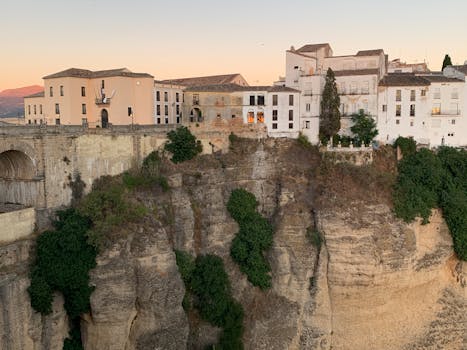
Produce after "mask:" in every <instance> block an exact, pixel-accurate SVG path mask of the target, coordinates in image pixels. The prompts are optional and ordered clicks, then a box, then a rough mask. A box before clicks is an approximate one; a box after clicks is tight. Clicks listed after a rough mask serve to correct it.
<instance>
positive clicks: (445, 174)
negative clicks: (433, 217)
mask: <svg viewBox="0 0 467 350" xmlns="http://www.w3.org/2000/svg"><path fill="white" fill-rule="evenodd" d="M398 169H399V175H398V179H397V183H396V185H395V187H394V210H395V213H396V215H397V216H398V217H400V218H402V219H404V220H405V221H407V222H410V221H412V220H414V219H415V217H417V216H420V217H421V218H422V219H423V222H424V223H427V222H428V219H429V216H430V214H431V209H433V208H441V209H442V210H443V216H444V218H445V220H446V223H447V225H448V227H449V230H450V232H451V235H452V237H453V242H454V251H455V252H456V254H457V256H458V257H459V258H460V259H462V260H467V152H466V151H464V150H456V149H453V148H449V147H442V148H440V149H439V151H438V152H437V153H433V152H431V151H429V150H427V149H421V150H420V151H418V152H415V153H412V154H409V155H407V156H404V158H403V159H402V160H401V162H400V163H399V167H398Z"/></svg>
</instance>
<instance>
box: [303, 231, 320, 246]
mask: <svg viewBox="0 0 467 350" xmlns="http://www.w3.org/2000/svg"><path fill="white" fill-rule="evenodd" d="M306 234H307V237H308V239H309V240H310V243H311V245H312V246H313V247H315V248H316V249H318V250H320V249H321V245H322V244H323V240H322V238H321V234H320V233H319V231H318V230H316V229H311V228H308V229H307V230H306Z"/></svg>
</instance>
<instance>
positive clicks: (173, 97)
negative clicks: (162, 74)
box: [154, 81, 184, 124]
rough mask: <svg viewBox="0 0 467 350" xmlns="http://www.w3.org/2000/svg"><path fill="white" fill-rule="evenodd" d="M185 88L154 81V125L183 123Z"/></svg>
mask: <svg viewBox="0 0 467 350" xmlns="http://www.w3.org/2000/svg"><path fill="white" fill-rule="evenodd" d="M183 89H184V86H181V85H178V84H171V83H164V82H161V81H154V101H155V102H154V124H180V123H181V122H182V116H183V115H182V104H183V99H184V95H183Z"/></svg>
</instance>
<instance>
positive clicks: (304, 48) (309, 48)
mask: <svg viewBox="0 0 467 350" xmlns="http://www.w3.org/2000/svg"><path fill="white" fill-rule="evenodd" d="M325 47H326V48H331V46H330V45H329V44H328V43H323V44H308V45H304V46H302V47H301V48H299V49H298V50H296V51H297V52H316V51H318V50H319V49H322V48H325Z"/></svg>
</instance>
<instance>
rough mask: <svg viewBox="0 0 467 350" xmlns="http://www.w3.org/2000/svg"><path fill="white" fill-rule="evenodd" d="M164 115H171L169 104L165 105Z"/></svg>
mask: <svg viewBox="0 0 467 350" xmlns="http://www.w3.org/2000/svg"><path fill="white" fill-rule="evenodd" d="M164 115H169V106H164Z"/></svg>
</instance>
